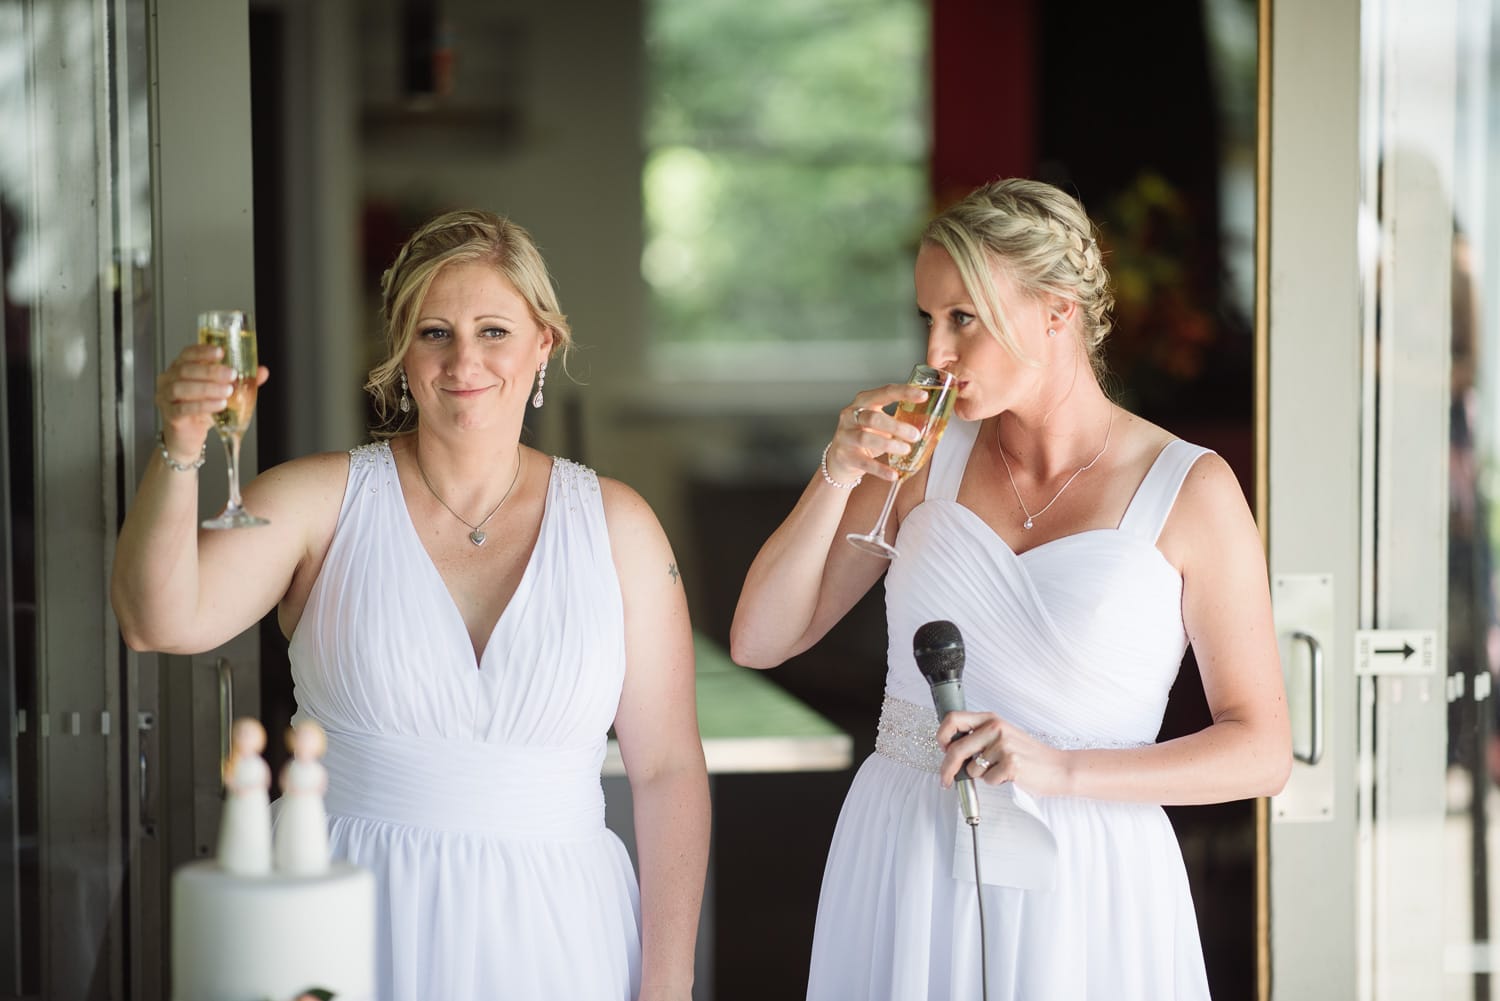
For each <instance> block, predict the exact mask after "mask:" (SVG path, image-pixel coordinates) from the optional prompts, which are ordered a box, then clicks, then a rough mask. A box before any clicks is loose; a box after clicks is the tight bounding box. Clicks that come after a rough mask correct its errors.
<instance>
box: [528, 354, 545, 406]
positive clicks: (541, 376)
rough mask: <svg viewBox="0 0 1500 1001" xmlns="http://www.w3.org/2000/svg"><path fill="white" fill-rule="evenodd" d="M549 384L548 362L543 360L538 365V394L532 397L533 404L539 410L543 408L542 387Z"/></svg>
mask: <svg viewBox="0 0 1500 1001" xmlns="http://www.w3.org/2000/svg"><path fill="white" fill-rule="evenodd" d="M546 384H547V363H546V362H542V363H541V364H540V365H538V366H537V367H536V395H535V396H533V397H532V398H531V405H532V406H533V407H536V408H537V409H538V410H540V409H542V387H543V386H545V385H546Z"/></svg>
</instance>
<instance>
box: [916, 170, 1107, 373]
mask: <svg viewBox="0 0 1500 1001" xmlns="http://www.w3.org/2000/svg"><path fill="white" fill-rule="evenodd" d="M922 241H923V242H924V243H930V244H933V245H935V246H938V247H942V248H943V249H944V250H945V251H947V252H948V256H950V257H952V258H953V262H954V263H955V264H956V265H958V271H959V274H960V275H961V276H962V278H963V282H964V288H965V289H966V290H967V291H968V293H969V297H970V298H971V299H973V301H974V308H975V310H976V311H977V312H978V314H979V319H980V321H981V322H983V323H984V325H985V327H986V328H988V329H989V331H990V332H991V333H992V334H993V335H994V336H995V339H996V340H998V341H999V342H1000V343H1001V344H1003V345H1005V347H1006V348H1007V349H1008V350H1009V351H1010V352H1011V353H1012V354H1014V355H1015V356H1016V357H1017V358H1020V359H1022V360H1023V361H1027V360H1029V359H1027V358H1026V356H1025V354H1024V352H1022V351H1021V346H1020V344H1019V342H1018V341H1017V340H1016V337H1015V334H1014V333H1013V332H1012V330H1011V327H1010V323H1009V321H1008V320H1007V318H1006V316H1005V310H1004V308H1003V307H1002V306H1001V304H1000V296H999V294H998V292H997V291H996V289H995V282H994V279H993V276H992V274H991V272H990V265H991V263H992V262H993V263H995V264H998V265H999V266H1000V267H1001V268H1002V269H1004V271H1005V273H1006V274H1007V275H1008V276H1009V277H1010V279H1011V280H1012V281H1014V282H1015V284H1016V287H1017V288H1018V289H1019V290H1020V291H1021V292H1022V293H1023V294H1025V295H1028V296H1031V297H1033V298H1040V297H1042V296H1047V295H1053V296H1057V297H1058V298H1060V299H1064V300H1066V301H1068V302H1074V303H1077V304H1078V306H1079V307H1080V317H1079V334H1080V336H1081V339H1082V341H1083V346H1084V350H1085V351H1086V352H1087V354H1088V358H1089V364H1090V365H1091V366H1092V367H1093V369H1094V372H1095V374H1096V375H1102V374H1103V359H1102V358H1101V355H1100V351H1099V345H1100V344H1101V343H1102V342H1103V341H1104V338H1105V336H1106V335H1108V334H1109V329H1110V318H1109V311H1110V310H1111V309H1112V308H1113V307H1114V304H1115V297H1114V293H1113V292H1112V291H1111V290H1110V287H1109V272H1108V270H1106V269H1105V267H1104V259H1103V256H1102V255H1101V254H1100V252H1099V242H1098V240H1097V239H1096V235H1095V229H1094V224H1093V223H1092V222H1091V221H1090V220H1089V217H1088V215H1087V214H1085V212H1084V211H1083V206H1082V205H1080V204H1079V203H1078V200H1077V199H1075V198H1073V197H1072V196H1071V195H1069V194H1067V193H1066V192H1064V191H1062V190H1060V189H1058V188H1056V187H1053V186H1052V185H1050V184H1044V183H1043V182H1041V181H1031V180H1027V179H1025V178H1006V179H1004V180H999V181H992V182H991V183H989V184H986V185H984V186H983V187H981V188H978V189H977V190H975V191H974V192H972V193H971V194H969V195H968V196H967V197H966V198H964V199H963V200H962V201H960V202H958V203H957V204H955V205H953V206H952V207H950V208H948V209H946V210H944V211H943V212H941V213H939V214H938V215H937V216H936V217H935V218H934V219H933V220H932V221H931V222H929V223H928V224H927V228H926V229H925V230H923V232H922Z"/></svg>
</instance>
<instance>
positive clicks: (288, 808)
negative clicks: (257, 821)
mask: <svg viewBox="0 0 1500 1001" xmlns="http://www.w3.org/2000/svg"><path fill="white" fill-rule="evenodd" d="M286 743H287V748H288V750H290V751H291V752H292V759H291V760H290V761H288V762H287V763H286V767H284V768H283V769H282V770H281V806H280V811H281V812H280V815H279V816H278V817H277V818H276V836H275V856H276V871H277V872H281V873H287V874H290V875H296V876H317V875H320V874H322V873H325V872H327V871H328V815H327V813H326V812H325V811H324V809H323V793H324V792H325V791H327V789H328V772H327V770H326V769H325V768H324V767H323V765H322V763H321V762H320V761H319V760H318V759H319V758H321V757H322V756H323V751H324V750H325V749H326V748H327V746H328V742H327V738H326V737H325V736H324V734H323V728H322V727H321V726H319V725H318V724H317V723H316V722H314V721H313V720H303V721H302V722H300V723H298V724H297V725H296V726H294V727H291V728H290V729H288V730H287V734H286Z"/></svg>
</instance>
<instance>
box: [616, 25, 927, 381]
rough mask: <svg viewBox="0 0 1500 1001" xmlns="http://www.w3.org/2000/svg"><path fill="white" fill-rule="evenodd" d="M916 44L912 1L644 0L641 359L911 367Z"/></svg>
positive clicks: (767, 370) (721, 365)
mask: <svg viewBox="0 0 1500 1001" xmlns="http://www.w3.org/2000/svg"><path fill="white" fill-rule="evenodd" d="M927 48H928V24H927V6H926V4H925V3H924V2H922V0H818V2H809V0H758V2H756V3H744V2H742V0H652V2H651V3H650V5H649V7H648V12H647V26H646V59H647V74H648V83H647V95H646V163H645V176H644V201H645V226H646V238H645V247H644V251H643V255H642V261H641V267H642V271H643V274H644V276H645V278H646V282H647V285H648V288H649V311H650V312H649V316H650V319H649V325H650V333H649V343H650V356H651V362H652V368H653V370H655V371H657V372H660V373H663V374H664V376H665V377H666V378H673V377H678V378H692V379H709V380H713V379H725V380H752V381H753V380H776V381H797V380H801V379H812V380H817V379H834V378H845V377H847V378H851V379H853V378H858V377H864V376H870V375H874V376H878V377H880V378H887V377H891V378H894V377H895V376H893V375H892V373H893V372H894V373H896V375H899V374H900V373H901V372H903V371H904V370H905V367H906V366H909V365H910V363H911V358H912V356H913V351H914V350H915V351H920V346H921V343H922V340H921V338H922V336H923V335H922V333H921V331H920V329H919V326H918V324H917V321H916V312H915V307H914V306H913V304H912V278H911V268H912V259H913V253H914V249H915V242H916V238H917V235H918V233H919V232H920V227H921V225H922V223H923V221H924V220H925V217H926V215H927V213H928V209H929V204H928V196H927V163H926V158H927V115H926V107H927V82H926V81H927V75H926V56H927ZM789 345H795V346H796V347H797V355H796V367H795V369H791V368H790V367H789V366H788V365H787V362H788V353H787V351H786V350H785V349H786V348H787V346H789Z"/></svg>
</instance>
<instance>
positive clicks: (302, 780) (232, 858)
mask: <svg viewBox="0 0 1500 1001" xmlns="http://www.w3.org/2000/svg"><path fill="white" fill-rule="evenodd" d="M287 746H288V749H289V750H290V751H291V752H292V758H291V760H290V761H288V762H287V764H286V766H285V767H284V768H283V769H282V771H281V793H282V797H281V805H280V807H279V810H280V816H279V818H278V819H277V822H276V825H275V835H274V838H273V835H272V825H271V804H270V788H271V770H270V768H269V767H268V766H267V765H266V762H265V759H264V758H263V757H261V752H263V751H264V750H265V747H266V730H265V727H263V726H261V724H260V722H259V721H258V720H254V719H250V718H248V717H247V718H244V719H239V720H236V721H235V724H234V728H233V730H232V731H231V734H230V751H229V757H228V758H227V759H226V760H225V762H224V793H225V795H224V814H223V819H222V822H221V823H220V826H219V845H218V861H219V865H220V867H221V868H223V869H224V870H226V871H228V872H232V873H234V874H236V875H239V876H265V875H270V874H271V873H272V872H276V873H280V874H286V875H293V876H315V875H319V874H321V873H324V872H326V871H327V870H328V819H327V815H326V813H325V812H324V809H323V793H324V792H325V791H326V790H327V788H328V773H327V771H326V770H325V769H324V768H323V765H322V763H321V762H320V760H319V759H320V758H322V756H323V751H324V749H325V748H326V746H327V741H326V738H325V737H324V734H323V728H322V727H321V726H319V725H318V724H317V723H316V722H313V721H312V720H304V721H302V722H301V723H298V724H297V725H296V726H294V727H292V728H291V729H290V730H289V731H288V732H287Z"/></svg>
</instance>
